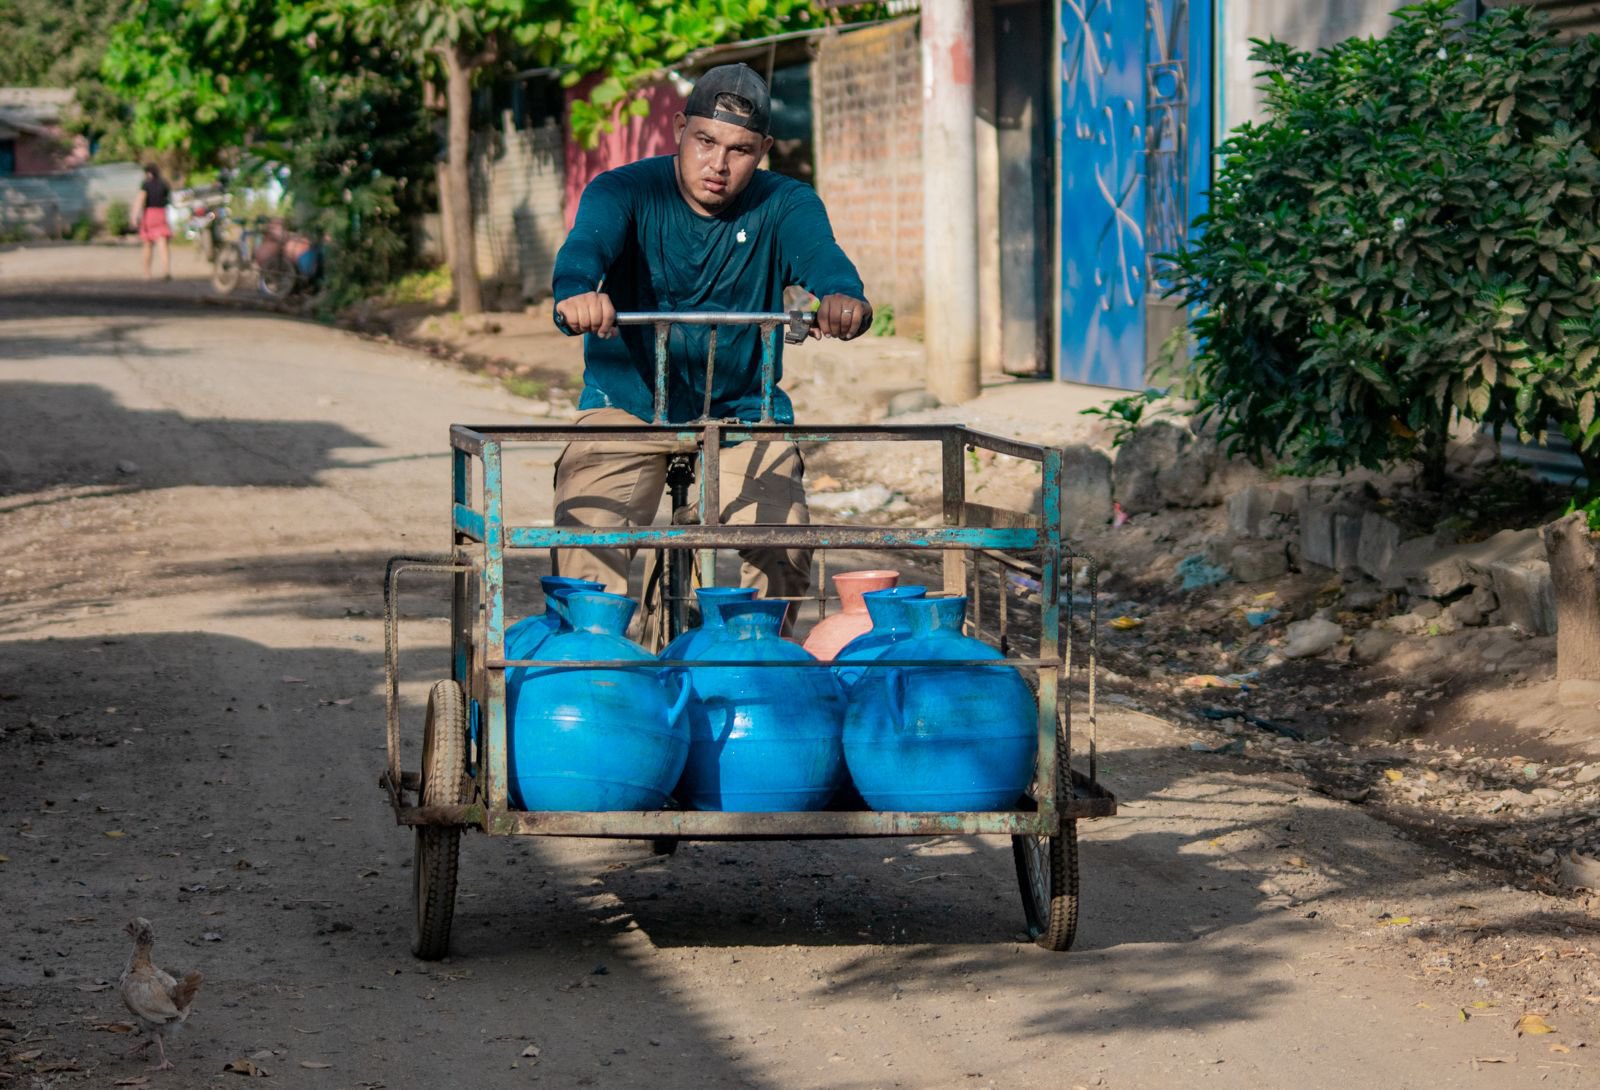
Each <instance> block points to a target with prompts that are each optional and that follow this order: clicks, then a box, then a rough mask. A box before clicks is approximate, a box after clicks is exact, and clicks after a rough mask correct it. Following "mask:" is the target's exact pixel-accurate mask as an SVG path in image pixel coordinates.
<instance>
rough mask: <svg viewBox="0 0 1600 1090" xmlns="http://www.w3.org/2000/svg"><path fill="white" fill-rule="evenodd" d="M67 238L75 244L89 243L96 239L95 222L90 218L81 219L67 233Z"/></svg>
mask: <svg viewBox="0 0 1600 1090" xmlns="http://www.w3.org/2000/svg"><path fill="white" fill-rule="evenodd" d="M67 237H68V238H70V239H71V240H72V241H73V242H88V241H89V240H90V239H91V238H94V220H92V219H90V218H89V217H88V216H81V217H79V218H78V219H77V220H76V221H75V222H74V223H73V225H72V228H71V229H70V230H69V231H68V232H67Z"/></svg>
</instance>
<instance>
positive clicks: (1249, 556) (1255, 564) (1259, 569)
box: [1228, 541, 1289, 583]
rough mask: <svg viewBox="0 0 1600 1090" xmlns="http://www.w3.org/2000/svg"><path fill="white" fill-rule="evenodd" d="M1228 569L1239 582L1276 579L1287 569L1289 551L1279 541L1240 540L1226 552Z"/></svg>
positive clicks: (1258, 581)
mask: <svg viewBox="0 0 1600 1090" xmlns="http://www.w3.org/2000/svg"><path fill="white" fill-rule="evenodd" d="M1228 570H1229V571H1231V572H1232V573H1233V577H1234V578H1235V579H1237V580H1238V581H1239V582H1241V583H1260V582H1262V581H1263V580H1267V579H1276V578H1277V577H1278V576H1280V575H1283V574H1285V573H1286V572H1288V570H1289V553H1288V550H1286V549H1285V548H1284V543H1283V542H1281V541H1241V542H1239V543H1238V544H1237V545H1235V546H1234V547H1233V548H1232V549H1231V550H1230V551H1229V553H1228Z"/></svg>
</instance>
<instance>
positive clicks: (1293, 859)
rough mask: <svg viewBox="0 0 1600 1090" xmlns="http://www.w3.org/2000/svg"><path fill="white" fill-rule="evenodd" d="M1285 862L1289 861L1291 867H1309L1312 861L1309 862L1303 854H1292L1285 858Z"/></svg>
mask: <svg viewBox="0 0 1600 1090" xmlns="http://www.w3.org/2000/svg"><path fill="white" fill-rule="evenodd" d="M1284 862H1286V863H1288V864H1289V865H1290V866H1291V867H1309V866H1310V865H1311V864H1310V863H1307V862H1306V860H1305V857H1304V856H1301V855H1291V856H1290V857H1289V858H1288V859H1286V860H1284Z"/></svg>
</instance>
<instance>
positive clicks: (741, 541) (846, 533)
mask: <svg viewBox="0 0 1600 1090" xmlns="http://www.w3.org/2000/svg"><path fill="white" fill-rule="evenodd" d="M455 528H456V530H457V531H459V532H460V533H463V534H465V535H467V536H468V537H471V538H473V540H475V541H479V540H482V538H481V536H479V535H478V534H477V533H475V532H474V531H475V530H476V529H478V528H479V527H478V520H477V519H475V518H474V519H460V518H458V519H457V520H456V525H455ZM1042 534H1043V531H1042V530H1040V529H998V528H989V527H979V526H950V527H944V528H942V529H928V528H921V527H919V528H910V527H898V526H819V525H816V524H815V523H813V524H811V525H809V526H805V525H801V526H787V527H785V526H751V525H744V526H637V527H615V528H608V529H601V530H594V529H588V528H584V527H578V526H515V527H511V528H509V529H508V530H507V531H506V546H507V547H508V548H511V549H596V548H599V549H613V548H635V549H637V548H654V549H749V548H790V549H796V548H800V549H873V548H877V549H970V548H974V547H985V548H995V549H1017V550H1028V549H1035V548H1037V547H1038V546H1039V541H1040V537H1041V535H1042Z"/></svg>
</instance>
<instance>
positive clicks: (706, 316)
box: [616, 310, 817, 344]
mask: <svg viewBox="0 0 1600 1090" xmlns="http://www.w3.org/2000/svg"><path fill="white" fill-rule="evenodd" d="M616 322H617V325H656V326H658V325H759V326H769V327H771V326H780V325H782V326H787V327H788V328H787V329H785V330H784V331H783V339H784V341H785V342H786V343H788V344H799V343H800V342H801V341H803V340H805V339H806V337H807V336H808V335H809V334H810V332H811V327H812V326H814V325H816V323H817V315H816V312H815V311H810V310H790V311H778V312H776V313H762V312H760V311H737V310H701V311H687V312H686V311H670V310H663V311H630V312H624V313H621V314H618V315H617V319H616Z"/></svg>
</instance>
